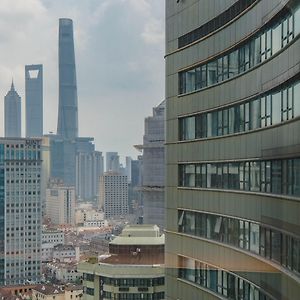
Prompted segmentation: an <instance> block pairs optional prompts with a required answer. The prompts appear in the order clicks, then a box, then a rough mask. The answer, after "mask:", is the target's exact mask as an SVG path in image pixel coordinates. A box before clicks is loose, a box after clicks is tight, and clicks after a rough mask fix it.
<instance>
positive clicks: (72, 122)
mask: <svg viewBox="0 0 300 300" xmlns="http://www.w3.org/2000/svg"><path fill="white" fill-rule="evenodd" d="M58 48H59V49H58V53H59V54H58V55H59V107H58V124H57V134H58V135H60V136H61V137H62V138H63V139H71V140H72V139H75V138H76V137H78V107H77V83H76V67H75V51H74V39H73V21H72V20H71V19H59V47H58Z"/></svg>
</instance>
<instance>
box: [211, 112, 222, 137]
mask: <svg viewBox="0 0 300 300" xmlns="http://www.w3.org/2000/svg"><path fill="white" fill-rule="evenodd" d="M219 117H220V118H222V114H221V115H220V116H219V114H218V111H214V112H212V113H211V118H212V136H218V132H219V120H218V119H219ZM221 122H222V120H221Z"/></svg>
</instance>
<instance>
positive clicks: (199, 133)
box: [196, 114, 207, 139]
mask: <svg viewBox="0 0 300 300" xmlns="http://www.w3.org/2000/svg"><path fill="white" fill-rule="evenodd" d="M206 136H207V114H202V115H198V116H196V138H197V139H199V138H204V137H206Z"/></svg>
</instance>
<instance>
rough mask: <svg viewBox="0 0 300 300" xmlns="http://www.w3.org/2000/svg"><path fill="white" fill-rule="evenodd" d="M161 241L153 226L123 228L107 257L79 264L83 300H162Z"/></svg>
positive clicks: (163, 289)
mask: <svg viewBox="0 0 300 300" xmlns="http://www.w3.org/2000/svg"><path fill="white" fill-rule="evenodd" d="M164 241H165V239H164V235H160V233H159V228H158V226H156V225H128V226H126V227H125V228H124V230H123V231H122V233H121V235H120V236H118V237H116V238H115V239H114V240H113V241H112V242H111V243H110V244H109V255H105V256H101V257H100V260H99V261H98V262H97V261H96V263H93V262H91V260H90V262H85V263H81V264H79V266H78V270H79V271H80V272H82V273H83V291H84V296H83V299H84V300H104V299H157V300H159V299H164V291H165V287H164V281H165V277H164Z"/></svg>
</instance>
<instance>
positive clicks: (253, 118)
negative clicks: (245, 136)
mask: <svg viewBox="0 0 300 300" xmlns="http://www.w3.org/2000/svg"><path fill="white" fill-rule="evenodd" d="M259 127H260V99H257V100H254V101H251V102H250V129H256V128H259Z"/></svg>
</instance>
